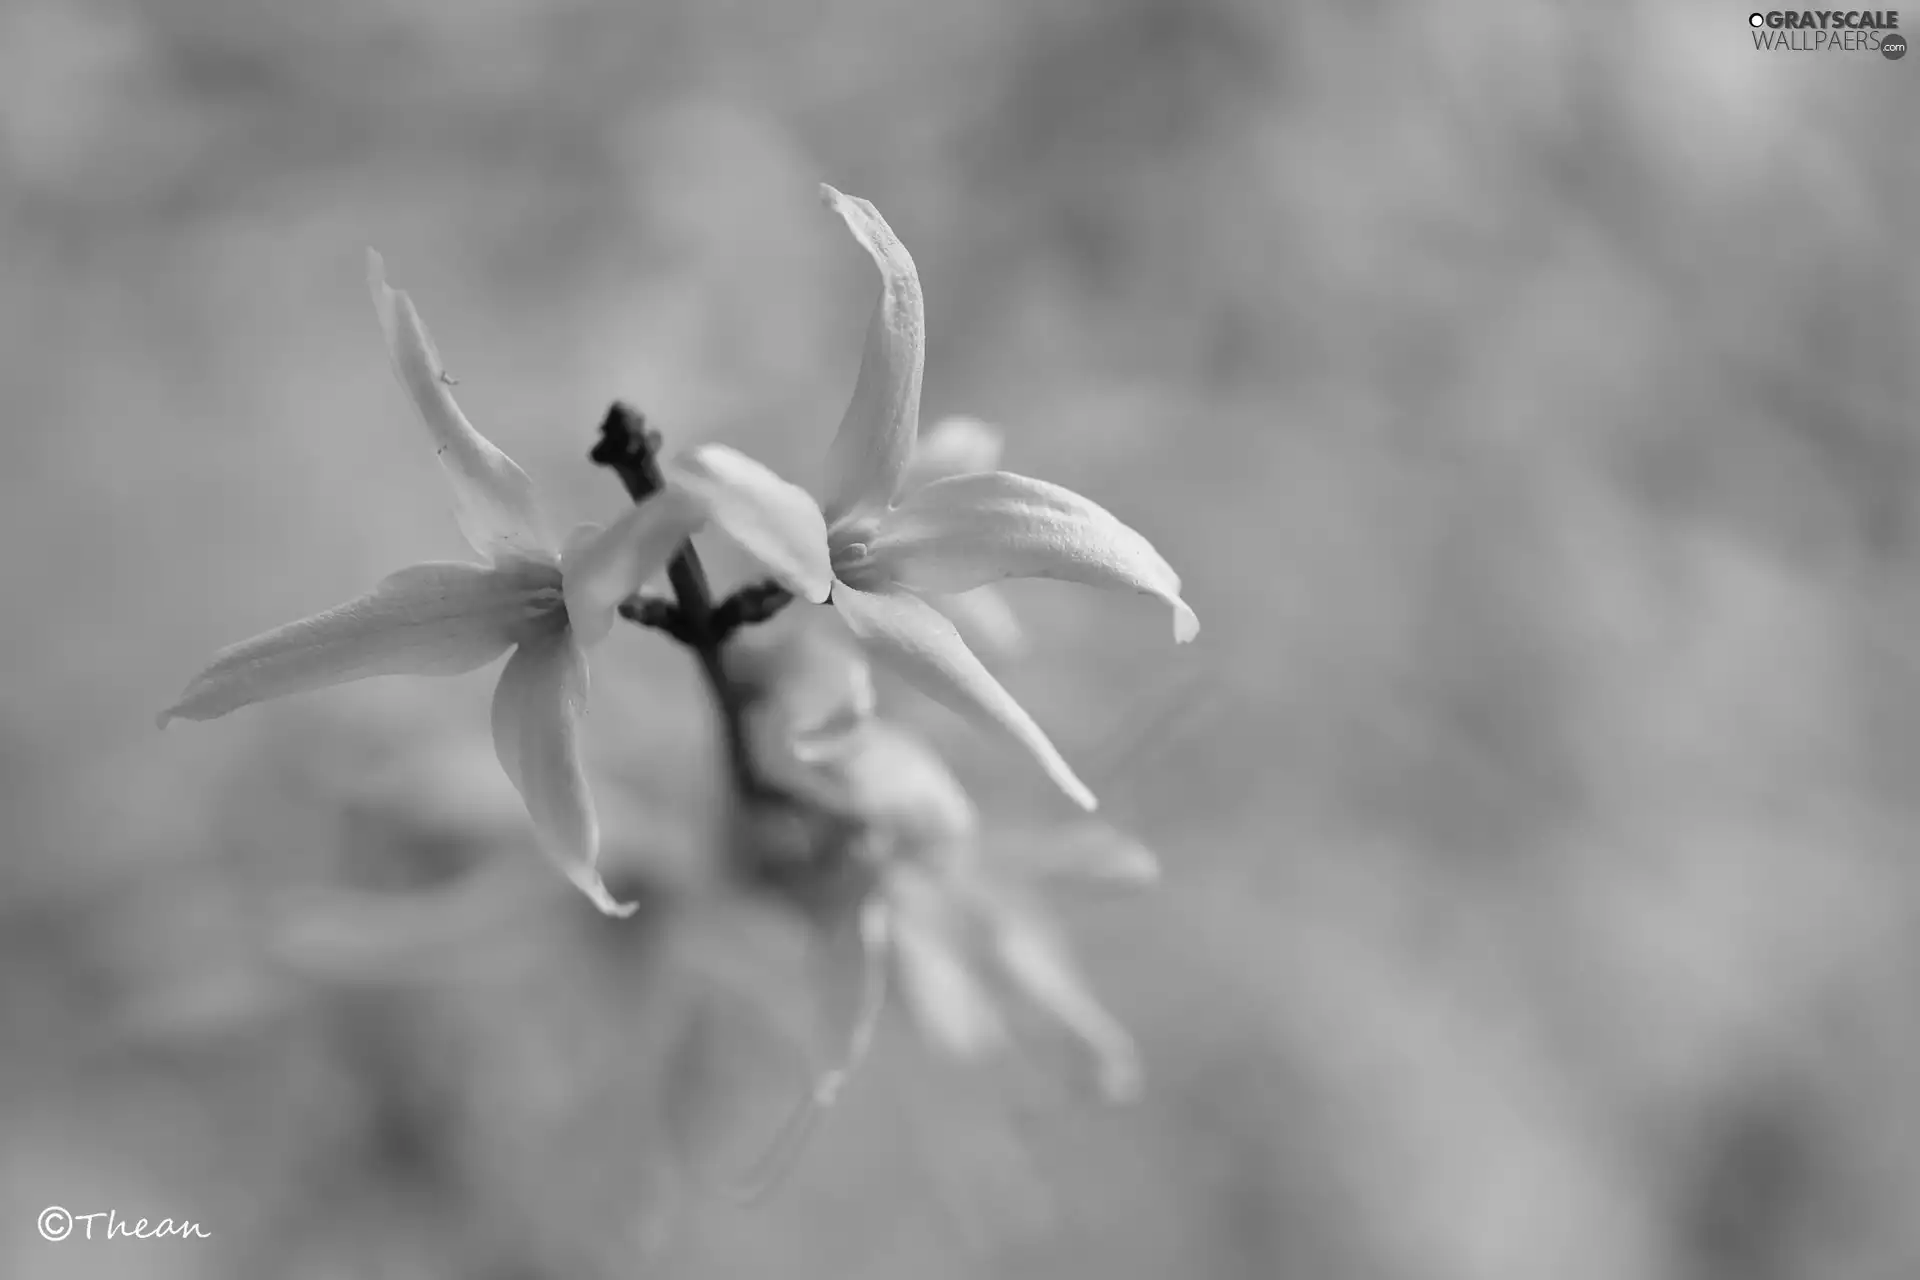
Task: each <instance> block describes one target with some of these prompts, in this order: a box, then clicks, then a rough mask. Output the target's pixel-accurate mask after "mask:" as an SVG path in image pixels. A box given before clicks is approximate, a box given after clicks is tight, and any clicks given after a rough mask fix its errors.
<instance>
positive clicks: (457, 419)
mask: <svg viewBox="0 0 1920 1280" xmlns="http://www.w3.org/2000/svg"><path fill="white" fill-rule="evenodd" d="M367 273H368V285H369V287H370V288H371V290H372V292H373V301H374V307H375V310H376V311H377V312H378V314H379V317H380V324H381V327H382V329H383V330H384V332H385V334H386V341H387V347H388V350H389V353H390V354H391V356H392V360H393V367H394V371H395V372H396V373H397V374H398V375H399V378H400V382H401V384H402V385H403V386H404V387H405V388H406V390H407V393H408V395H409V397H410V398H411V399H412V401H413V404H414V408H415V409H416V410H418V412H419V415H420V417H421V419H422V420H423V421H424V422H425V424H426V426H427V430H428V432H429V433H430V434H431V436H432V438H433V443H434V449H435V452H436V454H437V455H438V456H439V458H440V463H441V466H442V467H443V468H444V469H445V471H446V474H447V478H448V480H449V481H450V482H451V484H452V487H453V497H454V509H455V515H456V517H457V519H458V521H459V525H460V530H461V532H462V533H463V534H464V535H465V536H466V539H467V541H468V542H469V543H470V544H472V546H473V548H474V550H475V551H477V552H479V553H480V554H481V555H482V556H484V557H485V558H486V559H485V563H482V564H471V563H458V562H443V563H429V564H418V565H413V566H411V567H409V568H405V569H401V570H400V571H399V572H397V573H394V574H391V575H389V576H388V577H387V578H385V579H384V580H382V581H381V582H380V583H379V584H378V585H377V586H375V587H374V589H373V590H372V591H371V592H369V593H368V594H366V595H364V596H361V597H360V598H358V599H356V600H351V601H348V602H347V603H346V604H342V605H339V606H337V607H335V608H332V609H328V610H327V611H325V612H324V613H319V614H316V615H314V616H313V617H310V618H304V619H302V620H300V621H298V622H291V623H288V624H287V625H285V626H283V627H278V628H276V629H274V630H272V631H269V632H267V633H266V634H265V635H260V636H256V637H254V638H253V639H251V640H246V641H242V642H241V643H239V644H236V645H233V646H231V647H230V648H227V649H224V650H222V651H221V652H220V653H218V654H217V655H215V657H214V659H213V661H212V663H211V664H210V665H209V666H208V667H207V668H206V669H205V670H204V671H202V672H201V673H200V674H199V675H198V676H196V677H194V679H193V681H192V682H191V683H190V684H188V686H187V688H186V691H185V692H184V693H182V694H181V696H180V700H179V701H178V702H176V703H175V704H174V705H173V706H172V707H170V708H168V709H167V710H166V711H164V712H162V713H161V715H160V718H159V723H160V725H161V726H162V727H163V728H164V727H165V726H166V724H167V722H168V721H169V720H172V719H174V718H176V717H178V718H181V719H186V720H211V719H215V718H218V717H220V716H224V715H226V714H227V713H228V712H230V711H235V710H237V709H239V708H241V707H244V706H248V705H250V704H252V703H256V702H263V701H266V700H267V699H270V698H279V697H284V696H286V695H288V694H294V693H303V692H307V691H309V690H314V689H321V688H326V687H329V686H332V685H337V684H342V683H345V682H347V681H351V680H360V679H364V678H366V677H369V676H379V675H459V674H462V673H464V672H468V671H473V670H477V669H478V668H480V667H483V666H485V665H486V664H487V663H489V662H492V661H493V660H494V659H496V658H498V657H500V655H501V654H503V653H506V652H507V651H508V650H509V649H511V650H512V651H513V655H512V656H511V657H510V658H508V659H507V662H506V666H505V667H504V668H503V669H502V670H501V672H500V680H499V683H498V685H497V686H496V687H495V690H494V695H493V718H492V723H493V742H494V749H495V753H496V754H497V755H498V756H499V759H500V764H501V766H502V767H503V768H504V769H505V770H506V773H507V776H508V777H509V778H510V779H512V781H513V785H514V787H515V789H516V790H518V791H519V793H520V796H521V798H522V799H523V800H524V801H525V802H526V806H527V812H528V814H529V816H530V817H531V818H532V820H533V826H534V830H535V832H536V833H537V835H538V838H539V841H540V844H541V846H542V847H543V848H544V849H545V850H546V851H547V853H548V854H549V855H550V856H552V858H553V859H554V860H555V861H556V862H557V863H558V864H559V865H560V867H561V869H562V870H563V871H564V872H565V873H566V875H567V877H568V878H569V879H570V880H572V881H573V883H574V884H575V885H576V886H578V887H579V889H580V890H581V891H582V892H583V893H585V894H586V895H587V897H588V898H590V899H591V900H592V901H593V903H594V905H595V906H597V907H599V908H600V909H601V910H602V911H604V912H606V913H608V914H610V915H617V916H625V915H629V914H631V913H632V912H633V910H634V907H635V904H632V903H621V902H617V901H615V900H614V898H613V896H612V895H611V893H609V892H608V890H607V887H606V884H605V883H604V881H602V879H601V877H600V874H599V872H598V870H597V869H596V863H597V860H598V857H599V848H600V830H599V822H598V819H597V817H596V816H595V813H594V808H593V802H592V798H591V796H590V795H589V793H588V789H587V779H586V773H585V770H584V768H583V767H582V763H581V756H580V728H579V720H580V716H581V714H582V712H583V710H584V704H585V700H586V695H587V663H586V654H585V649H586V647H587V646H590V645H592V644H595V643H597V642H598V641H599V640H601V639H602V638H604V637H605V636H606V634H607V633H608V632H609V631H610V630H611V629H612V627H613V620H614V615H615V614H616V612H617V611H618V608H619V605H620V603H621V601H623V600H625V599H626V598H627V597H628V596H629V595H631V594H632V593H634V592H635V591H637V590H639V589H640V587H641V586H642V585H643V584H644V583H645V582H646V580H647V579H648V578H649V577H651V576H652V575H653V574H654V573H656V572H657V571H659V570H660V569H661V568H663V567H664V566H665V565H666V563H667V561H668V559H669V558H670V557H671V556H672V555H673V554H674V552H675V550H676V549H677V548H678V547H679V546H680V544H681V543H683V542H684V541H685V540H686V538H687V537H688V536H689V535H690V534H691V533H693V532H694V531H695V530H696V529H697V528H699V527H700V526H701V525H703V524H704V523H705V522H706V521H707V520H708V519H709V518H710V517H711V515H712V514H713V512H712V508H711V504H710V502H709V500H708V498H707V497H704V496H703V495H702V494H701V493H698V492H694V491H692V490H689V489H684V488H680V487H676V486H673V485H671V484H670V485H669V486H668V487H667V488H666V489H664V490H662V491H661V492H659V493H657V494H654V495H652V496H651V497H649V498H648V500H647V501H646V502H644V503H639V504H636V505H635V506H633V507H632V508H630V509H629V510H628V511H627V512H626V513H625V514H623V515H622V516H621V517H620V518H619V519H618V520H616V521H614V522H613V523H612V524H611V525H609V526H608V527H606V528H605V529H598V528H594V527H592V526H586V527H583V528H581V529H579V530H576V531H575V532H574V534H573V535H572V536H571V537H569V538H568V539H567V540H566V542H565V544H564V545H561V544H556V542H555V541H554V540H553V538H552V536H551V534H550V533H549V532H548V528H547V525H546V522H545V520H544V518H543V517H542V515H541V512H540V509H539V506H538V504H537V503H536V501H535V499H534V493H533V485H532V482H531V481H530V480H529V479H528V478H527V474H526V472H524V471H522V470H521V469H520V468H519V467H518V466H517V465H516V464H515V463H514V461H513V460H512V459H511V458H509V457H507V455H506V454H504V453H502V452H501V451H500V450H499V449H498V448H496V447H495V446H494V445H493V444H492V443H490V442H489V441H488V440H487V439H486V438H485V437H484V436H482V435H481V434H480V433H479V432H478V431H476V430H475V429H474V427H473V425H472V424H471V423H470V422H468V421H467V418H466V415H465V414H463V413H462V412H461V411H460V406H459V405H458V404H456V403H455V402H454V398H453V394H452V392H451V391H450V390H449V387H450V386H451V384H452V379H451V378H450V377H448V375H447V373H446V371H445V368H444V367H443V366H442V364H441V361H440V357H439V354H438V352H437V351H436V350H435V349H434V345H433V341H432V339H431V338H430V337H429V336H428V334H427V330H426V326H425V325H424V324H422V323H421V320H420V316H419V313H418V312H417V311H415V309H414V305H413V301H412V299H411V298H409V297H408V296H407V294H405V293H404V292H401V291H399V290H396V289H393V288H391V287H390V286H389V285H388V284H387V281H386V273H385V268H384V264H383V263H382V261H381V259H380V255H379V254H377V253H373V252H371V251H369V253H368V255H367ZM698 469H699V468H698V467H696V468H694V470H696V471H697V470H698ZM731 480H732V484H731V487H730V490H729V493H730V494H732V495H739V494H747V495H751V496H752V498H753V499H754V502H755V507H754V510H756V511H770V512H774V513H777V514H778V515H779V516H780V517H781V524H780V529H788V528H800V529H802V530H805V529H806V526H807V521H806V513H807V512H808V511H812V510H814V508H813V506H812V500H811V499H809V498H808V497H807V496H806V495H805V494H803V493H800V491H799V490H797V489H795V488H794V487H793V486H791V485H788V484H786V482H785V481H782V480H780V479H778V478H777V477H775V476H773V474H772V473H771V472H769V471H767V470H766V469H765V468H763V467H759V465H758V464H757V463H750V462H749V463H748V465H747V466H746V467H745V468H740V467H736V468H734V469H733V472H732V474H731ZM796 498H797V501H796ZM815 519H816V520H817V519H818V516H817V513H816V515H815ZM726 528H727V531H728V532H729V533H730V534H732V536H734V537H735V538H737V539H742V540H743V541H744V542H746V543H747V545H748V549H749V550H750V551H752V552H753V553H754V554H755V555H756V556H758V558H760V559H761V560H763V561H765V562H767V563H769V564H772V565H778V566H780V568H781V571H782V573H783V576H784V577H785V578H786V579H787V580H789V581H792V582H794V583H796V584H797V585H798V588H799V589H800V590H802V591H805V592H806V593H808V595H809V598H811V599H816V600H824V599H825V598H826V594H827V589H828V575H827V569H826V561H825V557H824V555H816V554H815V552H814V546H813V541H812V540H811V539H808V540H806V541H805V542H803V543H802V544H801V545H800V547H799V548H798V549H795V548H794V547H791V546H788V545H787V544H785V543H783V542H782V541H781V536H782V535H781V534H780V532H779V531H777V530H776V531H775V532H772V533H769V532H768V531H766V530H764V529H762V528H761V527H759V526H758V525H757V524H756V523H755V521H754V520H753V519H752V518H749V517H747V516H738V515H731V514H730V517H729V519H728V521H727V526H726ZM809 561H811V563H810V562H809Z"/></svg>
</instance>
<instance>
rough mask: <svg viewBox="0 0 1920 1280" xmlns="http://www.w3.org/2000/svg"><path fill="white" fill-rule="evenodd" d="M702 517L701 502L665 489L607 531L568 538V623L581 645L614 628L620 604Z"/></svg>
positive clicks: (564, 572) (564, 564)
mask: <svg viewBox="0 0 1920 1280" xmlns="http://www.w3.org/2000/svg"><path fill="white" fill-rule="evenodd" d="M704 520H705V516H704V515H703V514H702V512H701V509H700V504H699V503H698V502H696V501H694V499H693V498H692V497H691V496H690V495H688V494H685V493H681V492H679V491H678V490H674V489H668V490H665V491H663V492H660V493H656V494H654V495H653V496H652V497H650V498H648V499H647V500H646V501H645V502H641V503H637V504H635V505H634V506H633V507H631V508H629V509H628V510H627V511H626V512H625V513H624V514H622V515H621V517H620V518H619V519H618V520H615V521H614V522H613V523H612V524H611V525H608V526H607V527H606V528H605V529H592V528H589V529H588V530H586V531H584V536H582V535H576V536H575V537H573V538H569V539H568V542H567V547H566V549H565V550H564V551H563V552H562V553H561V556H560V574H561V581H562V583H563V584H564V586H565V589H566V599H567V622H568V625H570V626H571V627H572V628H573V634H574V638H575V639H577V640H578V641H579V642H580V643H581V644H583V645H594V644H598V643H599V642H600V641H601V640H602V639H604V638H605V636H606V634H607V632H609V631H611V630H613V620H614V617H615V616H616V615H617V613H618V611H619V608H620V602H621V601H622V600H625V599H626V598H627V597H628V596H630V595H632V594H633V593H634V592H636V591H638V590H640V588H641V587H643V586H645V585H646V583H647V580H648V579H649V578H651V577H653V576H654V575H655V574H656V573H659V572H660V571H661V570H662V569H664V568H666V565H667V561H669V560H671V559H672V558H673V554H674V552H675V551H677V550H678V549H679V548H680V546H681V544H682V543H684V542H686V540H687V538H688V537H690V536H691V535H692V533H693V531H694V530H695V529H697V528H698V527H699V526H700V525H701V524H702V523H703V522H704Z"/></svg>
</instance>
